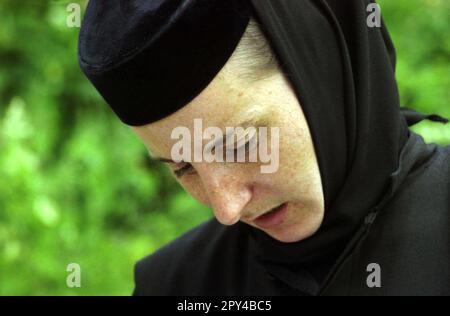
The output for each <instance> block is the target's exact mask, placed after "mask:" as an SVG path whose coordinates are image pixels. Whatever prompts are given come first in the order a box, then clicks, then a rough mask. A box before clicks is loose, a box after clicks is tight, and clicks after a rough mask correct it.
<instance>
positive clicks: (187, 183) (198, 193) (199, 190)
mask: <svg viewBox="0 0 450 316" xmlns="http://www.w3.org/2000/svg"><path fill="white" fill-rule="evenodd" d="M178 182H179V183H180V184H181V186H182V187H183V188H184V190H185V191H186V192H187V193H188V194H190V195H191V196H192V197H193V198H194V199H196V200H197V201H199V202H200V203H202V204H204V205H207V206H209V200H208V197H207V195H206V192H205V190H204V189H203V184H202V183H201V181H200V179H199V178H198V176H197V175H192V176H187V177H185V178H184V179H182V180H179V181H178Z"/></svg>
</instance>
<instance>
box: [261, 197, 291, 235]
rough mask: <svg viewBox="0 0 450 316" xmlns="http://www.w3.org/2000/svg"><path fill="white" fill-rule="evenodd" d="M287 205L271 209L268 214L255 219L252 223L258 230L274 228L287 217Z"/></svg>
mask: <svg viewBox="0 0 450 316" xmlns="http://www.w3.org/2000/svg"><path fill="white" fill-rule="evenodd" d="M287 209H288V204H287V203H283V204H281V205H280V206H277V207H275V208H273V209H271V210H270V211H269V212H267V213H265V214H263V215H261V216H259V217H257V218H255V219H254V220H253V222H254V223H255V224H256V225H257V226H258V227H260V228H263V229H271V228H275V227H277V226H278V225H280V224H281V223H283V222H284V220H285V218H286V215H287Z"/></svg>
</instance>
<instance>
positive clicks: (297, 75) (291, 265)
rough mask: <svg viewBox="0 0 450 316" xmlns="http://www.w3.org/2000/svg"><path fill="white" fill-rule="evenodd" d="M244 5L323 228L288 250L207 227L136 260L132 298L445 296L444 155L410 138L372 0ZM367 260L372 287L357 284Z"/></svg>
mask: <svg viewBox="0 0 450 316" xmlns="http://www.w3.org/2000/svg"><path fill="white" fill-rule="evenodd" d="M251 3H252V6H253V9H254V14H255V17H256V19H257V20H258V21H259V23H260V24H261V28H262V29H263V31H264V33H265V34H266V36H267V38H268V40H269V41H270V44H271V46H272V48H273V49H274V51H275V53H276V55H277V57H278V60H279V61H280V63H281V65H282V68H283V71H284V73H285V74H286V76H287V77H288V79H289V80H290V82H291V83H292V86H293V88H294V90H295V92H296V93H297V97H298V99H299V100H300V103H301V106H302V109H303V111H304V113H305V116H306V119H307V121H308V125H309V128H310V130H311V135H312V138H313V142H314V145H315V150H316V155H317V158H318V163H319V167H320V172H321V178H322V183H323V187H324V194H325V218H324V221H323V224H322V225H321V227H320V229H319V231H318V232H317V233H316V234H314V235H313V236H312V237H310V238H308V239H306V240H302V241H300V242H297V243H291V244H286V243H281V242H278V241H276V240H275V239H273V238H270V237H269V236H268V235H266V234H265V233H264V232H262V231H260V230H255V229H253V228H250V227H247V226H245V225H244V224H238V225H236V227H232V228H224V227H220V226H219V225H218V224H217V223H216V222H215V221H212V222H210V223H208V224H205V225H204V226H202V227H200V228H198V229H197V230H194V231H193V232H191V233H189V234H187V235H186V236H184V237H182V238H181V239H179V240H177V241H176V242H174V243H173V244H171V245H169V246H168V247H166V248H164V249H162V250H161V251H159V252H157V253H156V254H155V255H154V256H152V257H150V258H148V259H146V260H144V261H142V262H141V263H140V264H138V265H137V269H136V284H137V285H136V294H184V295H188V294H202V295H207V294H234V295H238V294H254V295H258V294H259V295H263V294H273V295H276V294H301V293H303V294H310V295H315V294H319V293H323V294H406V293H411V294H444V293H447V294H450V291H449V289H450V278H449V272H447V271H446V270H445V269H446V265H447V264H448V263H449V262H450V261H449V259H450V258H449V256H450V247H449V236H450V232H449V230H450V226H449V224H450V222H449V216H450V206H449V195H450V189H449V188H450V184H449V177H450V162H449V158H448V156H449V154H450V152H449V149H444V148H442V147H437V146H433V145H425V144H424V143H423V141H422V140H421V139H420V138H419V137H418V136H416V135H415V134H410V132H409V130H408V125H407V122H409V123H410V124H413V123H415V122H417V121H420V119H422V118H423V117H421V116H419V115H418V116H416V117H414V115H413V114H414V113H408V111H407V110H404V111H403V112H401V111H400V104H399V96H398V90H397V84H396V81H395V59H396V57H395V50H394V47H393V44H392V42H391V40H390V37H389V34H388V32H387V30H386V27H385V25H384V24H382V27H381V28H370V27H368V26H367V16H368V13H367V6H368V5H369V3H370V1H368V0H346V1H342V0H301V1H300V0H253V1H251ZM405 115H406V119H405ZM370 263H378V264H380V266H381V269H382V276H384V277H383V287H382V288H381V289H375V290H374V289H369V288H368V287H367V285H366V278H367V275H368V273H367V272H366V269H367V266H368V265H369V264H370ZM271 278H273V280H271Z"/></svg>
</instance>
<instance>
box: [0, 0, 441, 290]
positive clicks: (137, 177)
mask: <svg viewBox="0 0 450 316" xmlns="http://www.w3.org/2000/svg"><path fill="white" fill-rule="evenodd" d="M70 2H76V1H49V0H47V1H44V0H35V1H33V0H24V1H17V0H1V1H0V21H1V27H0V65H1V71H0V295H128V294H130V293H131V292H132V289H133V265H134V263H135V262H136V261H137V260H138V259H140V258H142V257H143V256H145V255H147V254H149V253H151V252H153V251H154V250H155V249H157V248H159V247H160V246H161V245H163V244H165V243H167V242H168V241H170V240H172V239H173V238H175V237H176V236H178V235H179V234H181V233H182V232H184V231H186V230H188V229H189V228H191V227H193V226H195V225H196V224H198V223H199V222H202V221H204V220H206V219H207V218H209V217H210V216H211V214H210V211H209V210H207V209H206V208H205V207H204V206H201V205H199V204H198V203H196V202H194V201H193V200H192V199H191V198H190V197H188V196H187V195H186V193H184V192H183V191H182V190H181V189H180V188H179V186H178V185H176V183H175V182H174V180H173V179H172V178H171V177H170V175H169V173H168V171H167V170H165V169H164V168H162V167H161V166H160V165H157V164H154V163H153V162H151V161H150V160H149V159H148V158H147V152H146V150H145V148H144V147H143V145H142V144H141V143H140V142H139V141H138V140H137V138H136V137H135V136H134V134H133V133H132V132H131V131H130V129H129V128H128V127H126V126H124V125H123V124H121V123H120V122H119V120H118V119H117V118H116V117H115V116H114V115H113V114H112V112H111V111H110V110H109V109H108V107H107V106H105V105H104V103H103V101H102V100H101V98H100V97H99V96H98V95H97V93H96V92H95V91H94V89H93V88H92V87H91V86H90V84H89V83H88V82H87V81H86V79H85V78H84V77H83V75H82V74H81V72H80V70H79V67H78V63H77V56H76V50H77V37H78V31H79V29H78V28H68V27H67V26H66V18H67V14H68V13H67V12H66V6H67V4H69V3H70ZM78 3H81V4H82V5H83V7H84V5H85V1H79V2H78ZM379 3H380V4H381V6H382V9H383V15H384V18H385V21H386V23H387V25H388V27H389V28H390V31H391V34H392V37H393V39H394V42H395V44H396V46H397V50H398V55H399V56H398V69H397V74H398V80H399V85H400V90H401V95H402V102H403V104H404V105H407V106H409V107H413V108H416V109H418V110H420V111H424V112H430V113H431V112H433V113H439V114H442V115H444V116H447V117H450V106H449V105H448V103H447V102H448V100H449V91H450V89H449V88H450V83H449V76H448V75H449V70H450V69H449V65H450V63H449V56H450V38H449V36H448V31H449V30H450V25H449V23H450V22H449V20H450V19H449V12H450V10H449V2H448V1H447V0H395V1H394V0H381V1H379ZM415 130H416V131H417V132H419V133H421V134H422V135H424V136H425V138H426V139H427V140H428V141H433V142H439V143H441V144H450V127H449V126H442V125H439V124H433V123H421V124H419V126H417V127H415ZM72 262H75V263H78V264H80V265H81V269H82V278H81V284H82V287H81V288H73V289H71V288H68V287H67V286H66V277H67V275H68V273H67V272H66V266H67V265H68V264H69V263H72Z"/></svg>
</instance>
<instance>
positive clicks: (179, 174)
mask: <svg viewBox="0 0 450 316" xmlns="http://www.w3.org/2000/svg"><path fill="white" fill-rule="evenodd" d="M250 141H251V139H250V140H249V141H248V142H246V143H245V145H244V146H245V152H246V153H248V152H249V148H250ZM237 151H238V148H236V149H234V152H235V153H237ZM193 171H195V170H194V168H193V167H192V165H191V164H190V163H186V165H185V166H183V167H182V168H180V169H178V170H175V171H174V173H175V175H176V176H177V178H182V177H183V176H184V175H186V174H187V173H189V172H193Z"/></svg>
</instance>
